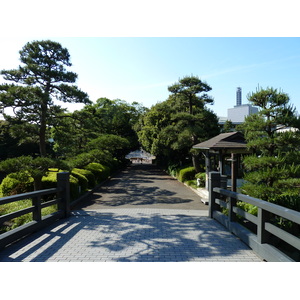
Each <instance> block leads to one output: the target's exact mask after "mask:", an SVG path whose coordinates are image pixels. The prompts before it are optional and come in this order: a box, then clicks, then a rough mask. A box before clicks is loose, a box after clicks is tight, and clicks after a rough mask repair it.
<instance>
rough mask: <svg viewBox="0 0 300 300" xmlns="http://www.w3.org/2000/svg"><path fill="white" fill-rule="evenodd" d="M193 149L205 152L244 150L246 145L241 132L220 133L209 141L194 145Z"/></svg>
mask: <svg viewBox="0 0 300 300" xmlns="http://www.w3.org/2000/svg"><path fill="white" fill-rule="evenodd" d="M193 148H194V149H205V150H222V149H227V150H239V149H240V150H246V149H247V143H246V140H245V138H244V135H243V134H242V133H241V132H229V133H221V134H219V135H217V136H215V137H213V138H211V139H210V140H207V141H205V142H202V143H200V144H197V145H194V146H193Z"/></svg>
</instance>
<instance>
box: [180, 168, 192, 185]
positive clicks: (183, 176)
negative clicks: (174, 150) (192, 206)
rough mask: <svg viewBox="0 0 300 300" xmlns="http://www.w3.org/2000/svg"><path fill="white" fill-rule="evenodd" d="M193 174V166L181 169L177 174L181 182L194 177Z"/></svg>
mask: <svg viewBox="0 0 300 300" xmlns="http://www.w3.org/2000/svg"><path fill="white" fill-rule="evenodd" d="M195 175H196V171H195V168H194V167H188V168H185V169H181V170H180V171H179V174H178V180H179V181H181V182H185V181H188V180H193V179H194V178H195Z"/></svg>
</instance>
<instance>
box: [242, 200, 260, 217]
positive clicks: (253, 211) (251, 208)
mask: <svg viewBox="0 0 300 300" xmlns="http://www.w3.org/2000/svg"><path fill="white" fill-rule="evenodd" d="M237 207H239V208H241V209H242V210H244V211H245V212H247V213H249V214H251V215H254V216H257V206H254V205H252V204H249V203H246V202H242V201H238V202H237Z"/></svg>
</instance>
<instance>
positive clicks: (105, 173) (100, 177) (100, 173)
mask: <svg viewBox="0 0 300 300" xmlns="http://www.w3.org/2000/svg"><path fill="white" fill-rule="evenodd" d="M84 169H86V170H89V171H91V172H92V173H93V174H94V176H95V179H96V183H99V182H101V181H104V180H105V179H107V178H108V177H109V175H110V168H109V167H106V166H103V165H102V164H99V163H90V164H88V165H87V166H86V167H85V168H84Z"/></svg>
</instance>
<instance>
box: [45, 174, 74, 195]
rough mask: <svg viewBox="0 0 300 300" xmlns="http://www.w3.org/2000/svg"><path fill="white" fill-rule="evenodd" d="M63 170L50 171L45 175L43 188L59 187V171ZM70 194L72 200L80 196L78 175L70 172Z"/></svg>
mask: <svg viewBox="0 0 300 300" xmlns="http://www.w3.org/2000/svg"><path fill="white" fill-rule="evenodd" d="M58 172H63V171H62V170H59V171H55V172H49V174H48V175H47V176H44V177H43V179H42V188H43V189H50V188H56V187H57V178H56V176H57V173H58ZM70 196H71V201H72V200H75V199H76V198H78V197H79V181H78V179H77V178H76V177H74V176H73V175H72V174H70Z"/></svg>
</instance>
